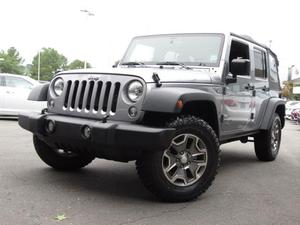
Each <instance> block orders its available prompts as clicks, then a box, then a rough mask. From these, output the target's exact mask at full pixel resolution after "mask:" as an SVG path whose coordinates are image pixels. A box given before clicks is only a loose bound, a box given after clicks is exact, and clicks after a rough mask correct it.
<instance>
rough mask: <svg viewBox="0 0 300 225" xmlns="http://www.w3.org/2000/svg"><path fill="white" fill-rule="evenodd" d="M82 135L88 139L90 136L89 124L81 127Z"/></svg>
mask: <svg viewBox="0 0 300 225" xmlns="http://www.w3.org/2000/svg"><path fill="white" fill-rule="evenodd" d="M82 136H83V137H84V138H85V139H89V138H90V137H91V128H90V127H89V126H84V127H83V129H82Z"/></svg>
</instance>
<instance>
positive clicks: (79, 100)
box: [63, 80, 121, 115]
mask: <svg viewBox="0 0 300 225" xmlns="http://www.w3.org/2000/svg"><path fill="white" fill-rule="evenodd" d="M120 86H121V84H120V82H112V81H101V80H99V81H94V80H92V81H87V80H75V81H71V80H69V81H68V82H67V83H66V92H65V96H64V102H63V109H64V110H70V111H75V110H76V111H78V112H82V111H83V112H86V113H88V112H92V113H98V112H100V113H101V114H102V115H113V114H115V113H116V109H117V104H118V97H119V92H120Z"/></svg>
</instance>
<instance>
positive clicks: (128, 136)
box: [19, 113, 175, 161]
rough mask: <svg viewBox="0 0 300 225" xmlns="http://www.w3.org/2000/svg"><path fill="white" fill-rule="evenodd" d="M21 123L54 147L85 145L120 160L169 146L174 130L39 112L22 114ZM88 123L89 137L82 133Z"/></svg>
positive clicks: (101, 155)
mask: <svg viewBox="0 0 300 225" xmlns="http://www.w3.org/2000/svg"><path fill="white" fill-rule="evenodd" d="M50 120H51V121H53V122H54V124H55V129H54V131H53V132H52V133H51V132H48V131H47V129H46V124H47V122H48V121H50ZM19 125H20V126H21V127H22V128H24V129H26V130H28V131H30V132H32V133H33V134H36V135H38V136H39V137H40V138H41V139H42V140H43V141H44V142H46V143H47V144H49V145H51V146H53V147H56V148H62V149H64V148H68V149H70V150H79V149H80V151H82V150H85V149H86V150H88V151H92V152H93V153H94V154H95V155H96V156H98V157H101V158H107V159H113V160H117V161H128V160H134V159H136V158H138V157H139V154H141V153H142V152H143V151H156V150H162V149H166V148H167V147H168V146H169V145H170V143H171V140H172V137H173V136H174V133H175V130H174V129H170V128H153V127H148V126H144V125H139V124H132V123H124V122H115V121H108V122H106V123H103V122H102V121H98V120H90V119H84V118H77V117H68V116H61V115H56V114H40V113H28V114H21V115H19ZM85 126H89V127H90V129H91V136H90V138H88V139H86V138H85V137H84V136H83V134H82V131H83V127H85Z"/></svg>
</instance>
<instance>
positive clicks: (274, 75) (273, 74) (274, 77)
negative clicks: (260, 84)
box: [269, 55, 278, 82]
mask: <svg viewBox="0 0 300 225" xmlns="http://www.w3.org/2000/svg"><path fill="white" fill-rule="evenodd" d="M269 67H270V81H272V82H278V69H277V64H276V60H275V58H274V57H273V56H272V55H269Z"/></svg>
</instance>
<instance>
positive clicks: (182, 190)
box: [136, 115, 220, 202]
mask: <svg viewBox="0 0 300 225" xmlns="http://www.w3.org/2000/svg"><path fill="white" fill-rule="evenodd" d="M166 127H168V128H175V129H176V134H175V136H174V137H176V136H177V135H180V134H181V133H191V134H193V135H195V136H197V137H199V138H200V139H201V140H202V141H203V143H205V145H206V147H207V167H206V169H205V171H204V173H203V174H202V175H201V177H200V178H199V180H197V181H196V182H195V183H193V184H191V185H189V186H184V187H178V186H176V185H174V184H172V183H171V182H170V181H169V180H168V179H167V178H166V176H165V174H164V172H163V168H162V167H163V166H162V155H163V154H164V152H165V150H161V151H159V150H154V151H152V152H145V153H144V154H143V156H142V157H141V158H140V159H138V160H137V161H136V168H137V172H138V175H139V177H140V179H141V181H142V183H143V184H144V186H145V187H146V188H147V189H148V190H150V191H151V192H152V193H153V194H154V195H156V196H157V197H158V198H159V199H161V200H163V201H167V202H184V201H189V200H192V199H195V198H197V197H198V196H199V195H201V194H202V193H204V192H205V191H206V190H207V189H208V188H209V186H210V185H211V184H212V182H213V180H214V179H215V176H216V174H217V168H218V167H219V163H220V150H219V142H218V138H217V136H216V134H215V132H214V130H213V129H212V128H211V127H210V126H209V124H208V123H206V122H205V121H203V120H202V119H200V118H197V117H195V116H189V115H188V116H182V117H178V118H176V119H174V120H173V121H171V122H170V123H168V124H167V126H166Z"/></svg>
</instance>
